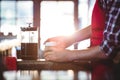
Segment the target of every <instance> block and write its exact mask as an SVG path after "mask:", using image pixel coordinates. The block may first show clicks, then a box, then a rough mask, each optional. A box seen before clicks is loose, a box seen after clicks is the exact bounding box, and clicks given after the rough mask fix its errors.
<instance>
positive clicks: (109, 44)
mask: <svg viewBox="0 0 120 80" xmlns="http://www.w3.org/2000/svg"><path fill="white" fill-rule="evenodd" d="M109 3H110V4H109ZM118 4H120V1H119V0H115V1H113V2H112V3H111V1H108V4H107V5H108V6H107V9H106V11H107V12H106V22H105V23H106V26H105V30H104V37H103V41H102V43H101V45H100V48H101V50H102V51H104V53H105V55H107V56H109V57H110V58H114V57H115V56H116V55H117V53H118V52H120V5H118Z"/></svg>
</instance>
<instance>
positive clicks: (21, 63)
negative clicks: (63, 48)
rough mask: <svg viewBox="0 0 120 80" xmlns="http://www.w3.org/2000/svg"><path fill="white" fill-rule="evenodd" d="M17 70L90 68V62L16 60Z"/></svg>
mask: <svg viewBox="0 0 120 80" xmlns="http://www.w3.org/2000/svg"><path fill="white" fill-rule="evenodd" d="M17 68H18V70H91V64H90V62H87V61H81V62H49V61H44V60H18V61H17Z"/></svg>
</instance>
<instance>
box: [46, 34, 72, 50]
mask: <svg viewBox="0 0 120 80" xmlns="http://www.w3.org/2000/svg"><path fill="white" fill-rule="evenodd" d="M46 42H55V43H56V45H55V46H56V47H58V48H62V49H65V48H67V47H68V46H70V45H71V44H72V43H71V38H70V37H69V36H57V37H52V38H48V39H47V40H46V41H45V42H44V44H45V43H46Z"/></svg>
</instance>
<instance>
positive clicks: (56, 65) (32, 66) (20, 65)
mask: <svg viewBox="0 0 120 80" xmlns="http://www.w3.org/2000/svg"><path fill="white" fill-rule="evenodd" d="M17 69H18V70H19V71H21V72H24V71H36V70H37V71H39V72H38V73H39V74H38V75H40V74H41V71H50V72H51V73H52V72H54V71H58V72H59V71H68V70H72V71H73V73H74V77H73V79H72V80H80V79H79V74H78V73H79V72H80V71H84V72H86V74H88V75H90V74H91V64H90V62H87V61H79V62H49V61H44V60H41V59H38V60H18V61H17ZM46 76H47V74H46ZM48 76H49V75H48ZM87 77H88V79H87V80H91V79H90V78H89V76H87ZM34 80H41V79H40V77H39V78H37V79H34Z"/></svg>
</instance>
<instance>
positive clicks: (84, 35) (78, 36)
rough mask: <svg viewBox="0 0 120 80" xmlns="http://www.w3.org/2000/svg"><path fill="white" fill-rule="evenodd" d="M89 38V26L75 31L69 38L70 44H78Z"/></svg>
mask: <svg viewBox="0 0 120 80" xmlns="http://www.w3.org/2000/svg"><path fill="white" fill-rule="evenodd" d="M90 36H91V25H89V26H87V27H85V28H83V29H80V30H78V31H76V32H75V33H74V34H73V35H71V36H70V38H71V39H70V41H71V43H75V42H79V41H82V40H85V39H88V38H90Z"/></svg>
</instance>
